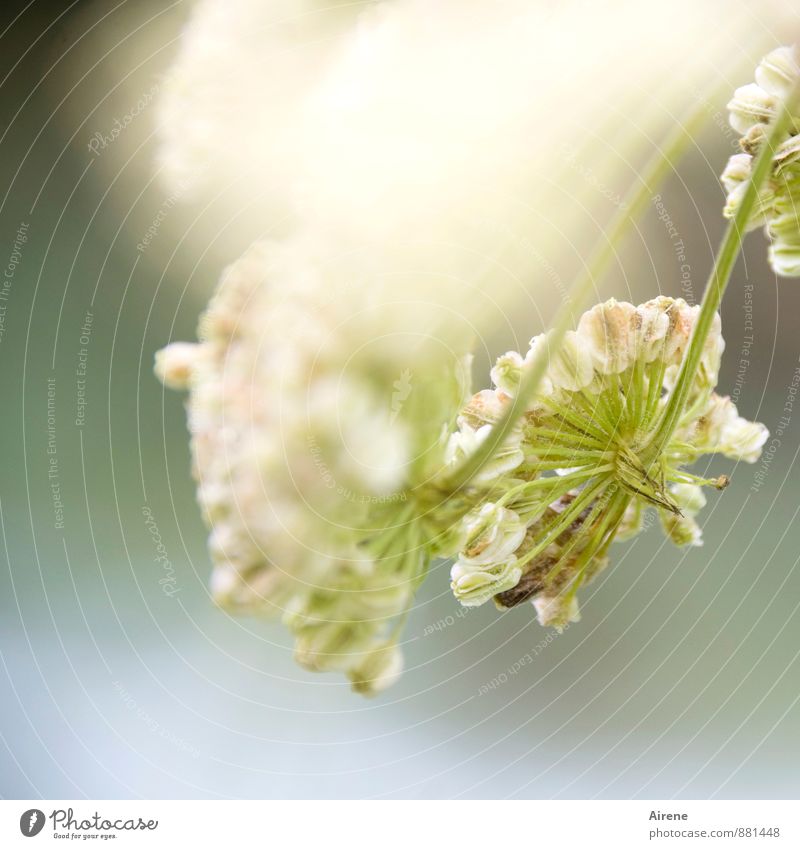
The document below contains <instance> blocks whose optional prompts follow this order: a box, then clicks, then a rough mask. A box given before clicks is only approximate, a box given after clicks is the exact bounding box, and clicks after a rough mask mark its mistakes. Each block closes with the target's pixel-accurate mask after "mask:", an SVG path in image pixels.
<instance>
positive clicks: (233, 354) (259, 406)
mask: <svg viewBox="0 0 800 849" xmlns="http://www.w3.org/2000/svg"><path fill="white" fill-rule="evenodd" d="M301 253H304V260H303V262H304V263H305V264H304V265H300V264H299V260H298V254H297V251H295V250H289V249H288V248H287V247H285V246H275V245H269V244H257V245H255V246H254V247H253V248H251V249H250V251H249V252H248V253H246V254H245V255H244V256H243V257H242V258H241V259H240V260H238V261H237V262H236V263H235V264H234V265H232V266H231V267H230V268H228V269H227V271H226V272H225V274H224V277H223V280H222V282H221V284H220V287H219V289H218V291H217V294H216V295H215V296H214V298H213V299H212V301H211V303H210V305H209V307H208V310H207V311H206V313H205V315H204V316H203V318H202V320H201V325H200V337H201V342H200V343H199V344H197V345H187V344H185V343H176V344H173V345H170V346H169V347H168V348H166V349H165V350H163V351H161V352H160V353H159V355H158V357H157V363H156V370H157V372H158V374H159V375H160V377H161V378H162V380H163V381H164V382H165V383H166V384H167V385H169V386H173V387H178V388H180V387H185V388H188V389H189V390H190V396H189V402H188V413H189V428H190V431H191V435H192V452H193V460H194V474H195V477H196V479H197V482H198V494H199V500H200V503H201V505H202V508H203V511H204V514H205V518H206V520H207V522H208V524H209V525H210V527H211V529H212V533H211V538H210V550H211V554H212V557H213V560H214V574H213V578H212V590H213V594H214V596H215V598H216V599H217V601H218V602H219V603H220V604H222V605H224V606H226V607H228V608H230V609H234V610H243V611H247V612H270V611H271V612H275V613H278V614H280V615H281V616H282V618H283V621H284V623H285V624H286V625H287V626H288V627H289V628H290V629H291V631H292V632H293V633H294V635H295V637H296V656H297V660H298V661H299V662H300V663H301V664H302V665H303V666H305V667H307V668H309V669H314V670H342V671H344V672H346V673H347V675H348V676H349V677H350V679H351V680H352V682H353V686H354V688H355V689H357V690H358V691H359V692H376V691H378V690H380V689H383V688H384V687H385V686H388V684H390V683H391V682H392V681H393V680H394V679H395V678H396V677H397V675H398V674H399V671H400V669H401V656H400V653H399V650H398V649H397V648H396V636H397V634H396V630H395V625H396V622H395V620H396V619H398V618H402V616H403V614H404V613H405V612H406V611H407V609H408V608H409V606H410V604H411V601H412V598H413V594H414V591H415V589H416V586H417V584H418V582H419V580H420V579H421V577H422V576H423V575H424V573H425V569H426V567H427V563H428V561H429V559H430V557H431V554H432V552H433V550H434V549H435V543H433V542H432V541H431V539H430V535H431V534H434V535H435V533H436V532H437V530H438V529H435V528H432V527H431V525H432V520H431V519H430V518H427V519H425V520H424V521H423V520H421V519H420V517H419V516H418V514H417V502H416V498H415V495H414V490H415V488H416V487H417V486H418V485H419V484H420V483H421V482H424V481H425V480H427V479H428V478H430V477H431V476H432V475H433V473H434V472H435V471H438V470H439V469H440V467H441V465H442V464H443V462H444V460H443V455H444V450H445V447H446V434H447V431H448V430H449V429H450V427H452V422H453V419H454V416H455V413H456V412H457V410H458V408H459V406H460V405H461V404H462V403H463V400H464V389H463V386H462V385H460V384H459V376H460V375H459V372H460V374H461V375H463V368H461V369H459V363H458V362H450V363H442V362H440V361H437V360H436V359H433V358H432V355H431V352H430V351H429V350H427V349H425V348H424V346H423V348H422V349H421V350H420V351H417V352H415V351H414V350H413V348H411V346H409V345H408V342H407V340H403V344H400V343H397V344H396V345H395V344H393V342H392V334H391V331H392V330H393V329H396V325H395V324H393V323H388V321H387V320H386V317H385V316H384V314H383V312H382V310H381V309H380V306H379V305H375V304H371V305H370V304H367V303H365V301H366V296H365V293H364V292H363V291H362V290H359V289H357V288H353V289H352V291H349V292H348V291H347V290H346V289H342V288H335V289H334V290H331V288H330V286H329V285H327V284H328V282H329V281H327V280H326V278H325V273H324V270H322V269H320V268H319V267H318V265H317V264H316V263H315V261H314V258H313V256H309V255H308V254H307V252H305V251H301ZM299 268H304V269H305V273H304V274H300V273H298V269H299ZM354 301H357V303H354ZM397 309H398V308H397V307H396V306H394V305H393V306H392V311H393V312H396V311H397ZM384 334H386V336H385V337H384ZM359 351H361V352H362V354H361V355H359ZM415 357H416V359H415ZM400 364H402V366H403V368H402V369H401V365H400ZM462 366H463V363H462ZM430 374H433V377H432V378H431V377H429V376H427V375H430ZM426 523H427V524H426ZM423 526H424V527H423Z"/></svg>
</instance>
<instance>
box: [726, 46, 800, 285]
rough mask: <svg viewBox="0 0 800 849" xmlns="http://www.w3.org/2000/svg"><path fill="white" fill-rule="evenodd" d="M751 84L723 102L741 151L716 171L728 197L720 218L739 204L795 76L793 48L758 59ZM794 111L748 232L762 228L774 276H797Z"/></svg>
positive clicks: (799, 237)
mask: <svg viewBox="0 0 800 849" xmlns="http://www.w3.org/2000/svg"><path fill="white" fill-rule="evenodd" d="M755 76H756V82H755V83H750V84H748V85H745V86H742V87H741V88H738V89H736V92H735V93H734V96H733V99H732V100H731V101H730V103H729V104H728V109H729V111H730V124H731V126H732V127H733V128H734V129H735V130H736V131H737V132H739V133H742V138H741V140H740V142H739V144H740V146H741V148H742V151H743V152H742V153H738V154H735V155H734V156H732V157H731V158H730V160H729V161H728V164H727V166H726V168H725V170H724V171H723V173H722V183H723V185H724V186H725V190H726V191H727V193H728V197H727V201H726V204H725V215H726V216H727V217H728V218H732V217H733V216H734V215H735V214H736V210H737V209H738V207H739V204H740V203H741V201H742V198H743V196H744V192H745V190H746V187H747V181H748V180H749V179H750V174H751V172H752V167H753V163H754V158H755V156H756V155H757V153H758V151H759V149H760V148H761V146H762V144H763V143H764V141H765V139H766V136H767V127H768V124H769V122H770V121H771V120H772V118H773V117H774V116H775V114H776V111H777V109H778V107H779V106H780V104H781V103H782V102H783V99H784V98H785V97H786V96H787V95H788V94H789V92H790V91H791V89H792V87H793V85H794V84H795V82H796V80H797V78H798V76H800V66H798V60H797V53H796V50H795V48H793V47H779V48H778V49H777V50H773V51H772V53H770V54H769V55H768V56H766V57H765V58H764V59H762V60H761V63H760V64H759V66H758V68H756V75H755ZM798 203H800V111H797V110H795V111H793V112H792V115H791V121H790V125H789V136H788V138H787V139H786V140H785V141H783V142H782V143H781V144H780V145H779V146H778V148H777V149H776V150H775V153H774V156H773V160H772V171H771V174H770V177H769V180H768V181H767V183H766V184H765V185H764V186H763V187H762V188H761V190H760V191H759V194H758V200H757V203H756V208H755V210H754V212H753V213H752V215H751V216H750V220H749V224H748V226H749V228H750V229H754V228H756V227H760V226H764V227H765V229H766V232H767V235H768V236H769V238H770V241H771V244H770V249H769V258H770V264H771V265H772V267H773V269H774V270H775V271H776V273H778V274H782V275H784V276H786V277H798V276H800V218H799V217H798V215H799V213H798Z"/></svg>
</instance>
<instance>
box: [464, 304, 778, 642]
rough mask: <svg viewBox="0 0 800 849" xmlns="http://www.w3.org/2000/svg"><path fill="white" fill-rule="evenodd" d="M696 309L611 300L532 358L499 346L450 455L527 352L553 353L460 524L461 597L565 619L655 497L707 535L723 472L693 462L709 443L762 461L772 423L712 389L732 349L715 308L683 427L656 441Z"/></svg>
mask: <svg viewBox="0 0 800 849" xmlns="http://www.w3.org/2000/svg"><path fill="white" fill-rule="evenodd" d="M698 312H699V308H698V307H692V306H689V305H688V304H687V303H686V302H685V301H683V300H680V299H673V298H667V297H659V298H656V299H654V300H652V301H648V302H647V303H645V304H642V305H641V306H638V307H636V306H633V305H632V304H629V303H623V302H618V301H615V300H610V301H607V302H606V303H603V304H599V305H597V306H595V307H594V308H593V309H591V310H589V311H588V312H586V313H585V314H584V315H583V316H582V317H581V319H580V321H579V323H578V329H577V330H576V331H572V332H570V333H568V334H567V337H566V339H565V340H564V343H563V344H562V345H561V346H560V347H559V348H558V349H557V350H553V351H548V350H547V348H548V346H549V341H548V339H549V337H548V335H542V336H537V337H535V338H534V339H533V340H532V341H531V347H530V350H529V351H528V353H527V354H526V356H525V357H522V356H521V355H520V354H518V353H516V352H509V353H507V354H505V355H504V356H502V357H500V359H499V360H498V362H497V364H496V366H495V368H494V369H493V370H492V381H493V383H494V385H495V388H494V389H489V390H484V391H482V392H479V393H478V394H477V395H475V396H474V397H473V399H472V400H471V401H470V403H469V404H468V405H467V407H466V408H465V409H464V410H463V411H462V413H461V416H460V417H459V420H458V425H459V429H458V431H457V432H456V433H454V434H453V435H452V436H451V443H450V448H449V455H450V456H451V457H458V456H459V455H460V454H462V453H466V452H468V451H470V450H474V446H475V443H476V440H477V439H479V438H480V435H481V433H482V432H483V428H486V427H488V426H490V424H491V423H492V422H493V421H496V420H497V419H498V418H499V416H500V414H501V412H502V410H503V409H504V407H505V406H506V405H507V404H508V403H509V402H510V400H511V397H512V396H513V395H514V393H515V391H516V390H517V388H518V386H519V383H520V377H521V373H522V369H523V368H524V367H525V366H526V364H527V362H529V361H530V359H531V358H532V357H533V356H535V355H536V354H537V352H540V351H544V353H546V354H548V353H549V354H550V359H549V365H548V368H547V371H546V375H545V378H544V380H543V382H542V387H541V392H540V393H539V395H538V396H537V398H536V399H535V400H534V402H533V403H532V404H531V405H530V407H529V409H528V410H527V412H526V414H525V416H524V419H523V421H522V422H521V424H520V426H519V427H518V428H516V429H515V430H514V431H513V432H512V434H511V436H510V437H509V438H508V440H507V443H506V444H505V445H504V446H503V450H502V451H501V453H500V454H499V455H498V459H497V460H496V462H494V463H493V464H491V465H490V466H489V467H487V468H486V469H485V470H484V472H483V475H482V477H481V480H480V484H481V486H482V494H481V498H482V503H481V504H479V505H478V506H477V507H476V508H475V509H474V510H473V511H472V512H471V513H470V514H469V515H468V516H467V517H466V519H465V520H464V522H463V523H462V532H463V534H464V538H465V542H464V543H463V545H462V549H461V553H460V555H459V557H458V560H457V561H456V563H455V565H454V566H453V568H452V572H451V579H452V584H451V586H452V589H453V592H454V593H455V595H456V597H457V598H458V599H459V600H460V601H461V602H462V604H465V605H477V604H483V603H484V602H486V601H488V600H489V599H490V598H494V599H495V601H496V603H497V604H498V606H500V607H502V608H505V607H511V606H513V605H515V604H518V603H520V602H521V601H524V600H532V601H533V603H534V605H535V606H536V610H537V614H538V617H539V620H540V621H541V623H542V624H544V625H555V626H557V627H562V626H563V625H564V624H565V623H566V622H568V621H570V620H574V619H575V618H576V617H577V615H578V609H577V603H576V600H575V593H576V591H577V589H578V588H579V587H580V586H581V585H582V584H584V583H585V582H586V581H588V580H590V579H591V578H592V577H593V576H594V575H596V574H597V573H598V572H599V571H600V570H601V569H602V568H603V567H604V566H605V564H606V562H607V558H606V552H607V550H608V547H609V546H610V544H611V542H612V541H613V540H614V539H615V538H624V537H629V536H632V535H634V534H635V533H638V531H639V530H640V529H641V526H642V514H643V512H644V509H645V508H647V507H655V508H657V509H658V511H659V513H660V515H661V521H662V525H663V527H664V530H665V532H666V533H667V535H668V537H669V538H670V539H671V540H672V541H673V542H675V543H676V544H677V545H699V544H700V543H701V535H700V528H699V527H698V525H697V524H696V522H695V520H694V516H695V515H696V514H697V512H698V511H699V510H700V509H701V508H702V507H703V505H704V503H705V496H704V495H703V493H702V490H701V488H700V487H701V486H702V485H713V486H715V487H717V488H720V489H721V488H723V487H724V486H725V485H726V484H727V478H719V479H715V480H703V479H701V478H698V477H696V476H695V475H692V474H690V473H689V472H687V471H686V470H685V468H684V467H685V466H687V465H689V464H691V463H693V462H694V461H696V460H697V459H698V458H699V457H700V456H701V455H703V454H711V453H721V454H724V455H725V456H726V457H730V458H732V459H737V460H745V461H747V462H754V461H755V460H756V459H757V458H758V456H759V454H760V451H761V447H762V446H763V444H764V442H765V441H766V438H767V430H766V428H765V427H764V426H763V425H760V424H753V423H751V422H748V421H746V420H745V419H743V418H742V417H741V416H739V414H738V412H737V410H736V407H735V405H734V404H733V403H732V402H731V401H730V399H729V398H725V397H722V396H719V395H717V394H716V393H715V392H714V387H715V386H716V383H717V376H718V372H719V364H720V357H721V354H722V350H723V347H724V343H723V340H722V337H721V335H720V326H719V318H718V317H717V319H716V323H715V325H714V326H713V328H712V331H711V333H710V334H709V336H708V339H707V341H706V344H705V347H704V351H703V357H702V361H701V365H700V368H699V369H698V371H697V375H696V377H695V379H694V382H693V384H692V387H691V391H690V393H689V397H688V401H687V404H686V407H685V409H684V412H683V414H682V416H681V418H680V421H679V423H678V427H677V429H676V430H675V433H674V435H673V436H672V438H671V439H670V440H669V442H668V443H667V444H666V445H665V446H664V447H663V448H662V449H661V450H659V449H658V447H657V446H656V445H655V437H656V433H657V431H658V426H659V423H660V422H661V416H662V413H663V411H664V409H665V407H666V404H667V400H668V398H669V396H670V392H671V391H672V389H673V387H674V384H675V380H676V377H677V374H678V369H679V367H680V363H681V360H682V357H683V355H684V352H685V351H686V348H687V346H688V344H689V339H690V336H691V333H692V329H693V327H694V324H695V321H696V320H697V316H698Z"/></svg>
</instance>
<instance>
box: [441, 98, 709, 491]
mask: <svg viewBox="0 0 800 849" xmlns="http://www.w3.org/2000/svg"><path fill="white" fill-rule="evenodd" d="M704 118H705V114H704V111H703V109H702V108H700V107H698V108H696V109H695V110H694V111H693V112H692V114H691V115H690V116H689V117H688V119H687V120H686V121H681V122H680V123H679V124H678V125H677V126H676V127H675V128H674V129H673V131H672V132H671V133H670V135H669V136H668V138H667V140H666V141H665V143H664V145H663V147H659V149H658V150H657V151H656V152H655V154H654V155H653V156H652V157H651V159H650V160H649V161H648V163H647V164H646V166H645V168H644V171H643V173H642V174H640V175H639V182H638V184H636V185H634V186H633V187H632V188H631V190H630V191H629V192H628V195H627V196H626V199H625V202H624V203H622V204H621V205H620V206H619V208H618V209H617V211H616V213H615V215H614V218H613V220H612V223H611V227H610V229H609V231H608V233H607V234H605V235H604V237H603V239H602V240H601V241H600V242H599V243H598V244H597V245H596V246H595V249H594V251H593V253H592V255H591V257H590V259H589V261H588V262H587V263H586V264H585V265H584V268H583V271H582V273H581V275H580V276H579V277H578V278H577V279H576V280H575V282H574V283H573V285H572V287H571V289H570V293H569V294H568V296H567V298H566V299H565V300H564V303H563V304H562V305H561V307H560V309H559V311H558V314H557V315H556V320H555V322H554V324H553V328H552V330H551V331H550V332H549V333H548V334H547V337H546V339H547V344H546V345H543V346H542V349H541V350H540V351H539V352H538V353H537V355H536V356H535V357H534V358H533V360H532V362H531V363H530V364H529V366H528V367H527V368H526V370H525V373H524V374H523V376H522V381H521V382H520V386H519V389H518V391H517V392H516V394H515V396H514V398H513V399H512V401H511V403H510V404H509V405H508V407H507V408H506V409H505V411H504V412H503V415H502V416H501V417H500V418H499V419H498V420H497V421H496V422H495V424H494V425H493V426H492V430H491V432H490V433H489V435H488V436H487V438H486V439H485V440H484V441H483V442H482V443H481V445H480V446H479V448H478V449H477V450H476V451H475V452H474V453H472V454H470V455H469V457H467V458H466V459H465V460H464V462H463V463H462V464H461V465H460V466H459V467H458V468H457V469H456V470H455V471H454V472H453V473H452V475H450V476H449V478H448V480H447V484H448V489H450V490H451V491H453V490H457V489H460V488H461V487H463V486H465V485H466V484H468V483H469V482H470V481H471V480H472V479H473V478H474V477H475V475H476V474H478V472H480V470H481V469H482V468H483V467H484V466H485V465H486V463H487V462H488V461H489V460H490V459H491V458H492V457H493V456H494V454H495V453H496V452H497V449H498V448H499V447H500V445H502V443H503V442H504V440H505V439H506V438H507V437H508V436H509V434H510V433H511V430H512V428H513V427H514V425H515V424H516V422H517V420H518V419H519V418H520V417H521V416H522V415H523V414H524V413H525V411H526V410H527V409H528V407H529V405H530V401H531V400H532V399H533V397H534V396H535V394H536V392H537V390H538V389H539V384H540V383H541V380H542V378H543V377H544V374H545V371H546V370H547V367H548V365H549V362H550V356H551V352H552V353H555V352H557V351H558V348H559V346H560V344H561V342H562V340H563V339H564V336H565V335H566V333H567V331H568V330H569V329H570V327H571V326H572V325H573V324H574V322H575V318H574V307H576V306H578V307H580V306H581V304H583V303H584V301H585V300H586V299H587V297H588V295H589V294H590V293H591V291H592V289H593V288H594V286H595V284H596V282H597V280H598V279H599V278H600V277H602V275H603V274H604V273H605V272H606V270H607V269H608V267H609V265H610V264H611V262H612V260H613V259H614V257H615V256H616V253H617V250H618V243H619V241H620V239H621V238H622V237H623V236H624V235H625V233H626V231H627V230H628V228H629V227H630V226H631V225H632V224H633V223H634V222H635V221H636V220H637V218H638V217H639V216H640V215H641V213H642V212H643V211H644V210H645V209H646V208H647V205H648V203H649V201H650V198H651V197H652V194H653V190H654V189H655V188H657V187H658V186H659V185H660V184H661V183H662V182H663V181H664V179H665V178H666V177H667V176H668V174H670V172H671V171H672V170H673V169H674V164H675V161H676V160H677V159H679V158H680V156H681V155H682V154H683V152H684V151H685V149H686V147H687V146H688V144H689V143H690V142H691V140H692V139H693V137H694V133H695V132H696V130H697V129H698V128H699V126H700V124H701V123H702V120H703V119H704Z"/></svg>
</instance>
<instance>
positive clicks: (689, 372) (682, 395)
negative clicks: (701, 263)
mask: <svg viewBox="0 0 800 849" xmlns="http://www.w3.org/2000/svg"><path fill="white" fill-rule="evenodd" d="M798 105H800V81H798V82H796V83H795V85H794V86H793V88H792V90H791V91H790V92H789V94H788V95H787V97H786V99H785V100H784V102H783V105H782V108H779V109H778V112H777V114H776V116H775V118H774V120H773V122H772V129H771V130H770V133H769V135H768V136H767V138H766V139H765V141H764V144H763V145H762V147H761V150H760V151H759V153H758V156H757V158H756V161H755V164H754V166H753V170H752V172H751V174H750V180H749V181H748V184H747V188H746V189H745V193H744V197H743V198H742V200H741V203H740V204H739V208H738V209H737V210H736V214H735V215H734V217H733V219H732V220H731V222H730V224H729V225H728V228H727V230H726V231H725V235H724V236H723V239H722V243H721V245H720V247H719V250H718V251H717V256H716V259H715V261H714V267H713V268H712V270H711V274H710V276H709V278H708V284H707V285H706V290H705V292H703V300H702V303H701V305H700V314H699V316H698V317H697V323H696V324H695V327H694V330H693V332H692V338H691V341H690V342H689V347H688V349H687V351H686V354H685V355H684V358H683V362H682V363H681V370H680V373H679V375H678V379H677V381H676V383H675V388H674V389H673V391H672V393H671V394H670V397H669V399H668V400H667V403H666V406H665V407H664V412H663V414H662V416H661V421H660V423H659V425H658V428H657V429H656V431H655V434H654V436H653V438H652V440H651V441H650V444H649V445H648V446H647V449H646V453H645V457H646V459H647V462H652V461H653V460H654V459H655V458H657V457H658V456H659V455H660V454H661V452H662V451H663V450H664V447H665V446H666V445H667V443H668V442H669V440H670V438H671V437H672V435H673V433H675V430H676V428H677V427H678V424H679V422H680V419H681V416H682V414H683V410H684V407H685V406H686V401H687V399H688V397H689V392H690V391H691V388H692V383H693V381H694V379H695V376H696V374H697V369H698V367H699V366H700V360H701V359H702V356H703V349H704V348H705V343H706V338H707V337H708V334H709V332H710V331H711V326H712V324H713V322H714V316H715V314H716V312H717V310H718V309H719V305H720V303H721V302H722V296H723V295H724V294H725V289H726V287H727V285H728V283H729V282H730V278H731V274H732V273H733V268H734V265H735V264H736V260H737V258H738V256H739V252H740V250H741V248H742V241H743V239H744V234H745V232H746V229H747V224H748V222H749V221H750V216H751V213H752V212H753V209H754V207H755V205H756V202H757V201H758V193H759V191H760V190H761V187H762V186H763V185H764V182H765V181H766V179H767V177H768V176H769V174H770V171H771V170H772V160H773V156H774V153H775V150H776V148H777V147H778V145H779V144H780V143H781V141H783V137H784V135H785V134H786V131H787V129H788V127H789V122H790V121H791V119H792V113H793V112H794V111H795V110H796V109H797V108H798Z"/></svg>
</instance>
